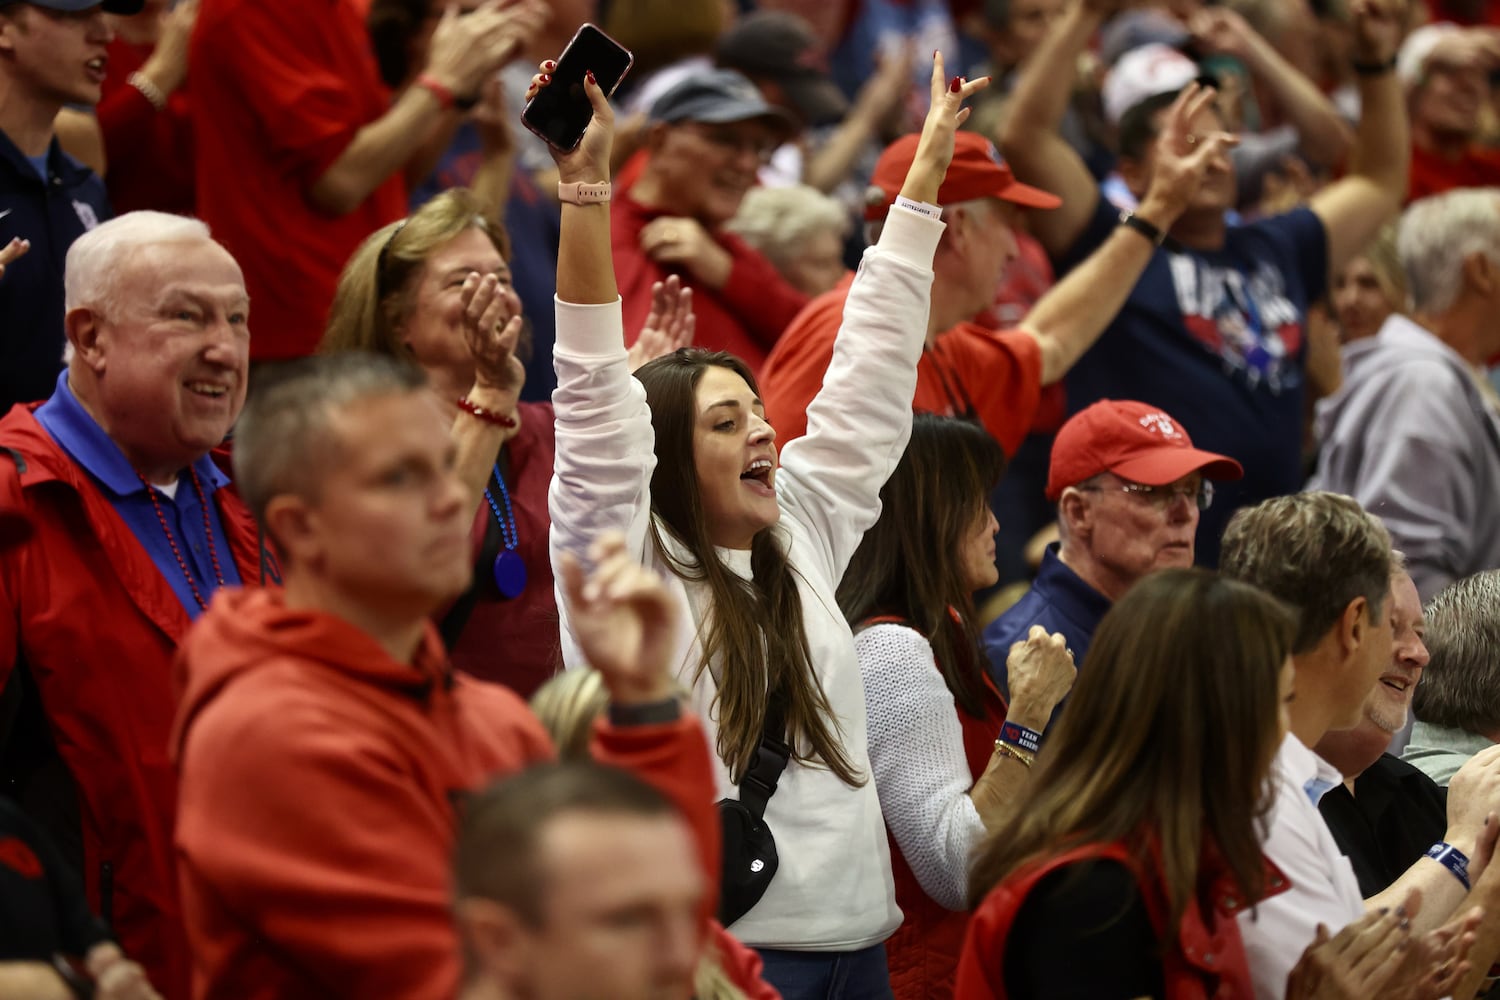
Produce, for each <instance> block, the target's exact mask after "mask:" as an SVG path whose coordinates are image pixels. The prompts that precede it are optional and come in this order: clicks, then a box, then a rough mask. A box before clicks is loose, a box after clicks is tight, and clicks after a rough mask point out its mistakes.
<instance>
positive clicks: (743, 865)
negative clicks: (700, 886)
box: [718, 698, 792, 927]
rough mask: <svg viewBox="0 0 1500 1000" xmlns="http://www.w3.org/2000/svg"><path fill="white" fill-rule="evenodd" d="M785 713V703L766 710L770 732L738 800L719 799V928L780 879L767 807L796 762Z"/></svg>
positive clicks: (765, 734)
mask: <svg viewBox="0 0 1500 1000" xmlns="http://www.w3.org/2000/svg"><path fill="white" fill-rule="evenodd" d="M785 720H786V711H785V708H784V706H783V705H782V703H781V699H780V698H773V699H772V700H771V702H770V704H768V705H767V706H766V721H765V729H764V730H763V731H762V733H761V737H760V746H758V747H756V749H755V760H754V762H753V763H752V764H751V765H750V769H749V770H748V771H746V772H745V777H744V778H743V779H742V780H741V781H740V786H739V787H740V797H739V798H738V799H720V800H719V821H720V825H721V826H722V827H723V834H724V852H723V856H722V858H721V861H720V864H721V868H720V872H719V914H718V916H719V923H721V924H723V925H724V926H725V927H728V926H729V925H730V924H732V923H734V922H735V921H736V920H738V919H740V917H743V916H744V915H745V914H746V913H748V912H750V908H751V907H753V906H754V905H755V904H756V903H758V902H760V897H762V896H764V895H765V894H766V889H767V887H769V886H770V884H771V879H772V878H774V877H775V876H776V868H777V861H778V859H777V856H776V838H775V837H774V836H772V835H771V828H770V827H769V826H767V825H766V820H765V815H766V803H768V802H769V801H770V800H771V796H772V795H774V794H776V783H777V782H778V781H780V780H781V772H782V771H784V770H786V765H787V761H789V760H791V758H792V748H791V747H790V746H788V745H787V743H786V741H785V740H784V739H783V738H782V734H784V733H785V732H786V721H785Z"/></svg>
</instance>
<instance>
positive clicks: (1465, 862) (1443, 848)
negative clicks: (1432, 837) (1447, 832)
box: [1427, 842, 1473, 891]
mask: <svg viewBox="0 0 1500 1000" xmlns="http://www.w3.org/2000/svg"><path fill="white" fill-rule="evenodd" d="M1427 857H1429V858H1431V859H1432V860H1434V861H1436V862H1437V863H1438V864H1440V865H1442V866H1443V867H1444V868H1446V869H1448V870H1449V871H1450V872H1452V873H1453V877H1454V878H1456V879H1458V880H1459V881H1460V882H1462V883H1463V884H1464V890H1465V891H1468V890H1469V889H1471V888H1473V887H1472V886H1471V885H1469V859H1468V858H1467V857H1466V856H1465V855H1464V852H1463V851H1460V850H1459V849H1458V848H1456V847H1454V846H1453V845H1452V844H1447V843H1441V842H1439V843H1436V844H1433V845H1432V846H1431V847H1429V848H1428V849H1427Z"/></svg>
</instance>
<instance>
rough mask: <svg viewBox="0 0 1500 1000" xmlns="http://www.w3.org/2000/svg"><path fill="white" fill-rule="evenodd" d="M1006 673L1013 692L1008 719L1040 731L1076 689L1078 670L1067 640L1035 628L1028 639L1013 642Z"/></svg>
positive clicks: (1006, 660)
mask: <svg viewBox="0 0 1500 1000" xmlns="http://www.w3.org/2000/svg"><path fill="white" fill-rule="evenodd" d="M1005 673H1006V686H1007V687H1008V688H1009V689H1010V711H1009V712H1008V713H1006V716H1005V717H1006V719H1007V720H1008V721H1010V722H1014V723H1016V724H1018V725H1022V726H1026V727H1027V728H1028V729H1035V730H1038V731H1040V730H1042V729H1045V728H1046V727H1047V720H1049V719H1051V718H1052V710H1053V709H1055V708H1056V707H1057V703H1058V702H1060V701H1062V700H1063V699H1064V698H1066V697H1067V696H1068V692H1069V691H1071V690H1073V681H1074V680H1075V679H1076V678H1077V677H1078V667H1077V666H1076V665H1075V664H1074V663H1073V651H1072V650H1071V649H1069V648H1068V641H1067V640H1066V639H1064V638H1063V637H1062V636H1061V635H1058V634H1049V633H1048V632H1047V630H1046V629H1045V628H1043V627H1042V626H1040V625H1033V626H1031V631H1030V632H1028V633H1027V635H1026V638H1025V639H1023V640H1022V641H1020V642H1014V643H1011V646H1010V653H1009V655H1007V656H1006V658H1005Z"/></svg>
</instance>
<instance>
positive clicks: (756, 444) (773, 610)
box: [534, 56, 987, 1000]
mask: <svg viewBox="0 0 1500 1000" xmlns="http://www.w3.org/2000/svg"><path fill="white" fill-rule="evenodd" d="M545 82H546V81H545V80H544V79H543V78H542V77H538V78H537V81H536V84H534V86H536V85H540V84H542V83H545ZM986 82H987V81H984V80H978V81H974V82H973V83H965V82H964V81H962V80H961V79H955V80H953V81H952V83H951V85H950V84H949V83H948V82H947V81H946V80H945V79H944V77H943V76H942V62H941V59H940V58H939V57H936V56H935V57H934V69H933V84H932V111H931V112H930V114H929V115H928V118H927V121H926V124H925V127H924V129H923V133H922V140H921V143H920V144H919V146H918V149H917V153H916V158H915V161H914V163H913V166H912V168H911V171H910V173H909V174H908V175H907V178H906V182H905V185H904V187H903V190H902V195H903V199H905V200H898V202H897V205H896V206H895V207H894V208H893V209H892V210H891V213H890V217H889V218H888V220H887V222H886V225H885V228H884V231H883V233H882V235H881V239H880V243H879V245H878V246H877V247H874V248H872V249H871V250H869V251H867V253H866V256H865V258H864V262H863V265H862V267H861V270H860V275H859V277H858V278H857V279H856V281H855V284H854V288H853V290H852V291H851V293H850V297H849V303H848V305H847V307H846V308H845V311H844V326H843V329H842V330H841V332H840V335H839V340H838V342H837V344H836V346H835V349H834V357H833V361H832V364H831V365H830V367H829V371H828V376H827V379H826V381H825V383H824V389H823V392H822V393H821V394H820V395H819V397H818V398H817V399H816V400H815V401H814V402H813V403H812V405H811V407H810V408H809V412H808V427H809V432H808V434H807V436H806V437H804V438H802V439H800V440H799V441H797V442H795V443H794V444H792V445H791V446H789V447H788V448H787V450H786V452H785V454H783V455H781V456H780V466H779V468H778V456H777V451H776V444H775V437H776V435H775V432H774V431H773V430H772V429H771V426H770V425H769V424H768V423H766V421H765V418H764V412H765V411H764V407H763V406H762V404H761V401H760V398H759V394H758V392H757V390H756V387H755V381H754V377H753V376H752V375H751V373H750V371H749V369H748V368H747V367H746V366H745V365H744V363H743V362H741V361H739V360H738V359H736V358H734V357H732V356H730V355H727V354H714V353H708V352H704V351H678V352H676V353H675V354H672V355H669V356H667V357H664V358H660V359H658V360H656V361H654V362H652V363H650V364H647V365H646V366H644V367H643V368H641V369H640V371H639V372H637V374H636V378H635V379H631V378H630V374H629V370H628V367H627V363H626V360H625V357H626V355H625V347H624V340H623V331H622V329H621V305H620V301H619V295H618V292H617V289H616V285H615V280H614V273H613V268H612V265H611V260H610V240H609V206H608V204H607V203H605V202H603V201H600V200H598V199H599V197H600V194H602V191H601V189H600V188H598V187H595V185H598V184H599V182H601V181H604V180H606V179H607V178H608V176H609V175H608V164H609V152H610V144H611V139H612V127H613V114H612V112H611V111H610V108H609V105H608V103H607V102H606V101H605V100H604V97H603V95H602V94H601V93H600V92H599V90H598V88H597V87H595V86H593V85H592V84H590V85H588V87H587V92H588V94H589V96H590V99H591V100H592V101H593V106H594V117H593V121H592V122H591V123H590V125H589V128H588V131H587V132H586V133H585V135H584V138H583V141H582V143H581V144H580V146H579V147H578V148H577V150H575V151H574V152H571V153H558V154H556V158H557V162H558V166H559V169H560V172H561V176H562V181H563V185H564V191H565V203H564V205H563V220H562V233H563V237H562V246H561V250H560V253H559V255H558V261H559V264H558V275H557V291H558V300H559V301H558V307H557V331H558V343H557V350H556V352H555V355H554V361H555V363H556V366H557V373H558V390H557V393H556V394H555V396H554V397H553V398H554V402H555V404H556V408H557V467H556V474H555V476H554V478H553V481H552V492H551V497H550V499H551V508H552V521H553V534H552V551H553V558H554V561H555V560H557V559H560V558H561V557H562V555H563V553H565V552H569V551H573V552H582V551H584V549H585V547H586V545H587V540H588V539H590V538H592V537H594V536H595V535H596V534H597V533H598V532H599V531H602V530H606V529H609V528H614V529H619V530H624V531H625V533H626V536H627V538H628V539H629V541H630V544H631V546H632V548H633V549H634V550H635V551H637V552H638V553H639V554H640V555H641V556H642V557H643V559H645V560H646V561H647V562H648V563H649V564H651V565H654V566H657V567H660V568H661V569H662V570H663V571H664V572H665V573H666V574H668V577H669V580H670V581H671V583H672V585H673V588H674V589H675V590H676V592H677V594H678V598H679V600H681V601H682V603H683V605H684V606H685V608H686V609H687V611H688V613H687V614H686V615H684V616H683V623H682V626H681V628H680V629H679V632H678V636H677V642H676V649H675V651H674V654H673V655H674V657H675V659H676V662H678V663H679V664H680V667H679V674H680V676H681V678H682V680H683V682H684V685H685V686H687V687H688V688H689V690H690V692H691V694H690V698H691V701H692V703H693V705H694V707H695V709H696V710H697V712H698V713H699V715H700V716H701V717H702V718H703V720H704V723H705V725H706V726H707V727H708V729H709V732H710V735H711V740H712V743H713V745H714V748H715V750H716V751H717V763H718V791H719V794H720V795H722V796H725V797H736V796H737V795H738V792H737V789H736V786H737V785H738V784H739V783H740V782H741V780H742V779H743V778H744V777H745V775H746V772H747V770H748V769H749V767H750V766H751V762H752V759H753V758H754V756H755V755H756V752H757V749H758V748H759V747H760V745H761V743H762V740H763V738H764V737H765V736H766V731H767V729H768V728H769V729H772V730H773V732H772V733H771V735H772V736H773V737H784V738H785V742H786V743H787V744H789V745H790V759H789V761H788V763H787V765H786V767H785V769H784V771H783V772H782V773H781V775H780V779H779V783H778V784H777V786H776V788H775V791H774V793H773V794H772V795H771V797H770V799H769V803H768V805H767V807H766V811H765V821H766V825H767V826H768V827H769V828H770V830H771V832H772V834H773V835H774V837H775V838H776V842H777V845H778V853H779V867H778V868H777V870H776V872H775V876H774V877H773V878H772V879H771V880H770V883H769V887H768V888H767V889H766V892H765V895H764V896H763V897H762V898H761V899H760V900H759V902H758V903H756V904H755V905H754V906H753V907H752V908H751V909H750V910H749V911H748V912H747V913H746V914H745V915H744V916H743V917H741V918H740V919H738V921H737V922H735V923H734V926H733V928H732V929H733V931H734V932H735V934H736V935H737V936H738V937H740V938H741V939H742V940H744V941H745V942H746V943H747V944H750V945H752V946H754V947H756V948H757V949H758V950H759V951H760V952H761V955H762V956H763V958H764V959H765V963H766V965H765V976H766V979H767V980H768V981H770V982H771V983H772V984H773V985H775V986H776V987H777V988H778V989H779V990H781V992H782V993H783V994H784V995H785V996H787V997H788V998H790V1000H796V998H798V997H841V996H850V997H854V996H858V997H883V996H889V984H888V977H887V972H886V962H885V955H884V952H883V949H882V948H881V942H883V941H884V940H885V938H886V937H888V936H889V935H890V934H891V932H892V931H894V930H895V928H896V926H897V925H898V924H899V923H900V920H901V914H900V911H899V910H898V909H897V908H896V905H895V899H894V892H893V887H892V882H891V871H890V853H889V848H888V846H887V842H886V837H885V827H884V824H883V823H882V821H881V817H880V806H879V801H878V799H877V797H876V793H875V788H874V786H873V785H872V784H871V783H870V781H869V771H870V764H869V756H868V752H867V748H866V740H865V706H864V692H863V689H862V686H861V683H860V680H859V672H858V671H859V668H858V664H857V662H856V660H855V655H854V642H853V636H852V634H851V633H850V630H849V626H848V625H847V623H845V621H844V620H843V617H842V616H841V615H840V614H839V612H838V606H837V602H836V600H835V596H834V591H835V588H836V586H837V583H838V581H839V579H840V578H842V576H843V573H844V569H845V567H846V566H847V564H848V562H849V559H850V557H851V556H852V555H853V554H854V550H855V549H856V548H857V547H858V544H859V540H860V538H861V536H862V535H863V534H864V532H865V531H866V530H867V529H868V528H869V527H870V526H871V525H872V524H873V523H874V521H875V518H876V516H877V514H878V510H879V493H878V491H879V488H880V485H881V484H882V483H883V482H884V481H885V480H886V478H887V477H888V476H889V475H890V473H891V470H892V469H893V468H894V467H895V465H896V461H897V460H898V459H899V457H900V455H901V452H902V450H903V449H904V447H905V444H906V440H907V436H908V432H909V429H910V426H911V399H912V393H913V392H914V390H915V384H916V364H917V360H918V358H919V356H920V354H921V350H922V340H923V335H924V332H925V330H926V312H927V308H928V296H929V294H930V290H931V284H932V270H931V265H932V258H933V254H934V252H935V250H936V246H937V241H938V237H939V236H940V234H941V232H942V228H943V227H942V224H941V222H940V221H938V219H937V218H936V216H937V214H938V210H937V209H936V208H935V207H933V206H932V205H931V203H932V202H934V201H935V200H936V198H937V192H938V188H939V186H940V184H941V182H942V179H943V175H944V173H945V171H946V170H947V166H948V162H949V160H950V159H951V158H952V155H953V135H954V130H955V128H956V127H957V125H958V124H959V123H961V122H962V121H963V120H964V118H965V117H967V113H966V112H964V111H962V110H960V106H961V104H962V102H963V100H964V99H965V98H967V97H968V96H969V95H970V94H972V93H974V92H975V91H977V90H979V89H980V88H981V87H982V86H984V84H985V83H986ZM740 152H741V153H748V152H749V150H741V151H740ZM575 184H576V185H579V186H581V187H582V188H583V190H584V191H588V192H589V197H584V195H583V191H579V190H578V188H574V187H570V185H575ZM603 190H607V188H605V189H603ZM575 191H577V194H574V192H575ZM596 192H599V193H596ZM569 195H571V196H572V197H573V198H575V199H576V200H575V201H569V200H567V196H569ZM578 202H587V203H584V204H580V203H578ZM564 625H565V628H564V641H565V646H566V645H567V642H568V640H567V628H566V626H567V622H566V620H565V622H564ZM565 659H566V660H567V662H569V663H576V662H579V660H578V658H577V657H576V656H571V655H569V654H568V653H567V652H565ZM768 706H775V707H774V708H771V709H769V714H771V715H772V717H773V718H775V717H777V716H780V718H781V720H782V723H783V725H781V726H777V725H775V724H774V723H773V724H771V725H770V726H769V727H768V725H767V721H766V719H767V715H768ZM783 727H784V728H783Z"/></svg>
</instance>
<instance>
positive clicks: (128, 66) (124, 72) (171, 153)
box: [96, 38, 196, 215]
mask: <svg viewBox="0 0 1500 1000" xmlns="http://www.w3.org/2000/svg"><path fill="white" fill-rule="evenodd" d="M151 51H152V46H150V45H136V44H134V43H132V42H127V41H125V39H123V38H116V39H115V40H114V41H113V42H110V43H109V76H108V77H107V78H106V79H105V81H104V88H103V97H102V98H101V99H100V101H99V106H98V108H97V109H96V114H97V116H98V118H99V131H100V132H101V133H102V134H103V136H104V155H105V156H106V157H107V159H108V161H109V173H108V174H106V175H105V178H104V184H105V187H107V188H108V189H109V200H110V204H111V206H112V207H113V208H114V210H115V214H116V215H124V214H125V213H126V212H134V211H136V210H137V209H143V208H149V209H155V210H156V211H158V212H171V213H172V214H174V215H192V214H193V212H194V210H195V208H196V202H195V199H194V188H193V122H192V103H191V101H190V100H189V98H188V89H187V84H186V82H184V84H183V85H182V86H181V87H178V88H177V89H176V90H174V91H173V92H172V95H171V96H170V97H168V98H167V108H166V110H165V111H157V110H156V108H155V106H153V105H152V103H151V102H150V101H148V100H147V99H146V96H145V95H144V94H142V93H141V92H140V91H139V90H136V89H135V88H134V87H132V86H131V85H130V84H129V83H128V82H127V81H128V80H129V78H130V74H132V73H134V72H136V71H137V70H139V69H140V68H141V67H142V66H144V65H145V64H146V60H147V59H149V58H150V57H151Z"/></svg>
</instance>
